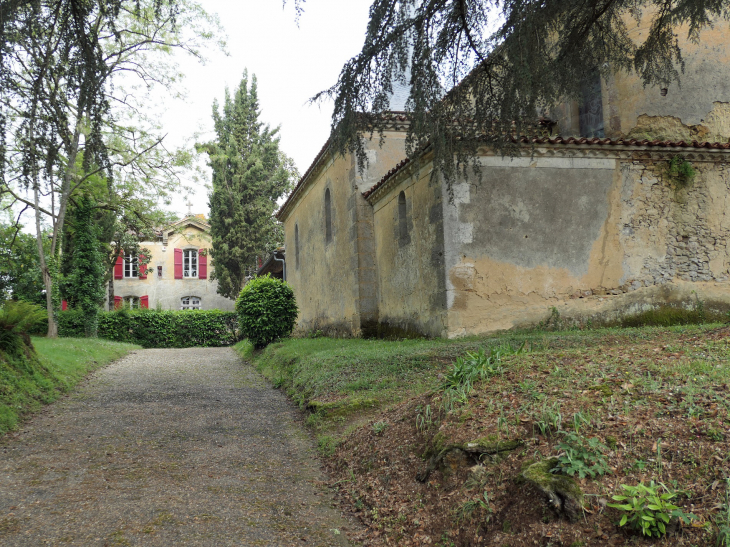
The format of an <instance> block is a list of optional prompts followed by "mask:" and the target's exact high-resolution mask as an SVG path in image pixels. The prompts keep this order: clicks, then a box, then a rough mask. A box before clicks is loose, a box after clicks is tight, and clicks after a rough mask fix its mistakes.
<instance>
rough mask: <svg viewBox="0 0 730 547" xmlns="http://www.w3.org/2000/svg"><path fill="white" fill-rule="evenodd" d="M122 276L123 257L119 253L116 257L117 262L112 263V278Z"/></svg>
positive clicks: (121, 277) (120, 277)
mask: <svg viewBox="0 0 730 547" xmlns="http://www.w3.org/2000/svg"><path fill="white" fill-rule="evenodd" d="M123 278H124V257H123V256H122V255H119V256H118V257H117V263H116V264H114V279H123Z"/></svg>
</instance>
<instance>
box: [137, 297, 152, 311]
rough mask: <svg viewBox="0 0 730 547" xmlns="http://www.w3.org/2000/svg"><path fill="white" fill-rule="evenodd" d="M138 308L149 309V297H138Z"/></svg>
mask: <svg viewBox="0 0 730 547" xmlns="http://www.w3.org/2000/svg"><path fill="white" fill-rule="evenodd" d="M139 307H140V308H145V309H147V308H149V307H150V297H149V296H147V295H145V296H140V297H139Z"/></svg>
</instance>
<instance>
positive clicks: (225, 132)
mask: <svg viewBox="0 0 730 547" xmlns="http://www.w3.org/2000/svg"><path fill="white" fill-rule="evenodd" d="M260 114H261V110H260V107H259V102H258V90H257V85H256V76H252V77H251V81H250V82H249V79H248V72H244V74H243V78H242V80H241V83H240V84H239V86H238V88H237V89H236V91H235V93H234V95H233V96H232V97H231V94H230V93H229V91H228V89H226V92H225V98H224V101H223V107H222V110H219V105H218V103H217V102H215V103H214V104H213V122H214V125H215V133H216V140H215V141H214V142H211V143H208V144H205V145H202V146H201V148H202V149H204V150H205V151H206V152H207V154H208V158H209V165H210V167H211V168H212V170H213V181H212V182H213V184H212V186H213V190H212V192H211V194H210V202H209V205H210V234H211V239H212V249H211V253H212V257H213V260H214V262H213V265H214V270H213V278H214V279H217V280H218V292H219V293H220V294H222V295H223V296H227V297H229V298H235V297H236V296H238V293H239V292H241V288H242V287H243V285H245V283H246V274H247V271H250V270H251V269H252V268H253V267H255V265H256V259H257V257H262V256H264V255H266V254H267V253H269V252H271V251H273V250H274V249H275V248H276V247H277V246H279V245H281V243H282V240H283V233H282V229H281V226H280V225H279V224H278V222H277V221H276V219H275V218H274V216H273V214H274V211H276V208H277V203H276V202H277V200H278V199H279V198H280V197H281V196H283V195H284V194H285V193H286V192H287V191H288V190H289V189H290V188H291V183H292V181H293V180H294V178H295V177H296V169H295V168H294V166H293V162H292V160H291V159H289V158H288V157H286V156H285V155H284V154H283V153H282V151H281V150H280V149H279V136H278V132H279V128H278V127H277V128H274V129H271V128H270V127H269V126H268V125H267V124H264V123H263V122H261V121H259V117H260Z"/></svg>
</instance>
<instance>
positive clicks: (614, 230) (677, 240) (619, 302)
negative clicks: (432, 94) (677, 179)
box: [443, 150, 730, 337]
mask: <svg viewBox="0 0 730 547" xmlns="http://www.w3.org/2000/svg"><path fill="white" fill-rule="evenodd" d="M547 152H550V151H549V150H541V151H537V153H536V155H535V157H532V158H528V157H522V158H514V159H512V160H510V159H509V158H501V157H495V156H485V157H483V158H482V160H481V162H482V165H483V166H484V169H483V179H482V181H481V182H480V183H479V182H477V181H476V180H470V181H467V182H462V183H461V184H458V185H457V186H456V187H455V188H454V196H455V199H454V202H453V203H449V202H448V200H444V202H443V203H444V205H443V207H444V234H445V235H444V239H445V249H446V269H447V279H446V285H447V296H448V302H447V304H448V329H447V330H448V336H451V337H453V336H461V335H465V334H476V333H483V332H489V331H494V330H500V329H507V328H511V327H515V326H520V325H528V324H535V323H537V322H539V321H541V320H545V319H546V318H547V317H549V316H550V314H551V310H552V308H553V307H555V308H556V309H557V310H558V311H559V313H560V314H561V316H563V317H564V318H574V319H578V320H587V319H595V320H608V319H611V318H616V317H617V316H618V315H621V314H624V313H631V312H633V311H638V310H639V309H641V308H642V307H645V306H649V305H657V304H659V303H661V302H680V301H684V302H689V301H690V300H691V299H692V298H694V299H695V300H696V299H697V298H698V297H699V298H700V299H702V300H704V301H705V302H706V303H707V304H709V305H711V306H715V307H717V306H720V307H722V306H727V305H728V304H730V287H729V286H728V283H727V276H728V266H729V260H730V255H729V254H728V248H727V241H728V235H729V233H728V227H729V226H730V224H729V222H730V218H728V212H727V211H728V209H727V205H729V204H728V202H727V197H726V196H727V194H728V191H730V180H729V177H728V172H727V165H726V164H725V163H720V162H717V161H716V160H715V159H713V158H707V159H702V158H697V159H695V160H694V161H693V165H694V166H695V167H696V169H697V171H698V173H697V176H696V178H695V181H694V185H693V186H692V187H691V188H690V189H689V190H679V191H678V190H677V189H676V188H675V187H673V186H672V183H671V182H670V181H668V180H667V178H666V177H663V176H662V173H663V172H664V171H663V169H664V165H665V163H664V160H665V159H667V158H668V157H670V155H669V154H665V157H664V158H659V157H655V158H651V157H645V158H641V159H639V158H638V156H640V155H641V154H638V155H637V153H636V152H633V153H631V152H626V153H624V154H623V156H622V155H621V154H618V155H616V154H614V157H611V153H609V152H601V153H595V152H593V151H590V152H588V151H586V152H584V151H580V150H574V151H572V152H567V151H562V154H563V155H564V157H555V156H554V155H553V156H552V157H551V156H550V155H548V154H547ZM571 155H572V157H571ZM596 156H597V157H596ZM718 156H719V155H718Z"/></svg>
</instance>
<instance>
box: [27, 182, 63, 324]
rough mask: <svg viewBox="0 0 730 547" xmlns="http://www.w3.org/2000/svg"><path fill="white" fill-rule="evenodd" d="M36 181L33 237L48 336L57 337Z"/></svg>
mask: <svg viewBox="0 0 730 547" xmlns="http://www.w3.org/2000/svg"><path fill="white" fill-rule="evenodd" d="M38 194H39V191H38V181H37V180H36V185H35V188H33V198H34V202H35V234H36V235H35V238H36V242H37V243H38V258H39V259H40V264H41V272H43V286H44V287H45V288H46V311H47V312H48V332H47V333H46V336H47V337H48V338H57V337H58V326H57V325H56V316H55V314H54V312H53V278H52V277H51V272H50V270H49V269H48V263H47V262H46V253H45V252H44V250H43V230H41V211H40V203H39V201H40V196H39V195H38Z"/></svg>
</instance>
